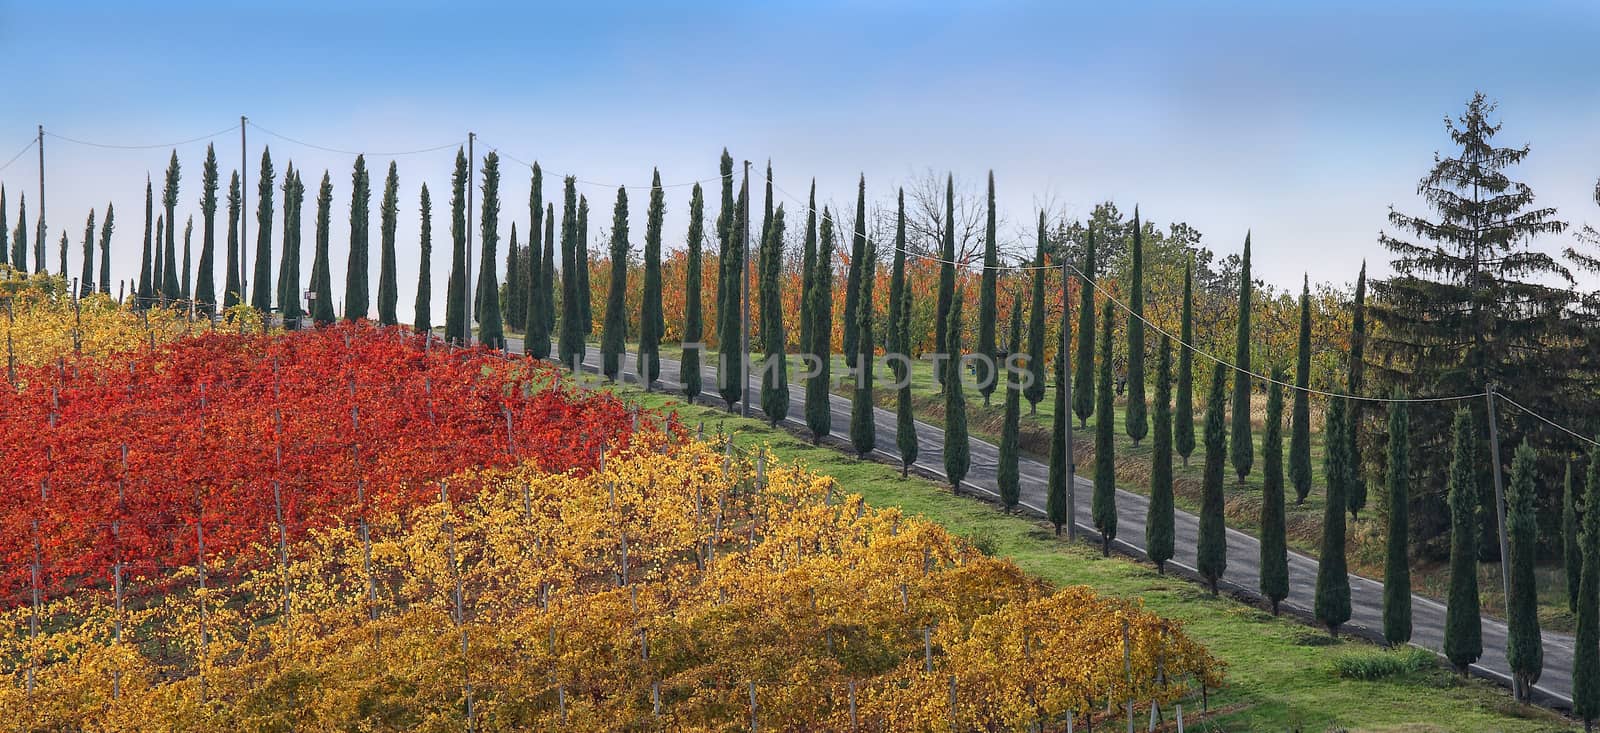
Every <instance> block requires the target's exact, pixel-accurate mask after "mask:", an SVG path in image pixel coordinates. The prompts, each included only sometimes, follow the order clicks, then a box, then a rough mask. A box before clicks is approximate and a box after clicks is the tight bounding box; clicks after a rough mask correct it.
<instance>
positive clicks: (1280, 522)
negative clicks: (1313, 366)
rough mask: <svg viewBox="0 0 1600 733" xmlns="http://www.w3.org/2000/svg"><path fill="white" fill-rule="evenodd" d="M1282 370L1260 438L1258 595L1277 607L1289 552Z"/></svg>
mask: <svg viewBox="0 0 1600 733" xmlns="http://www.w3.org/2000/svg"><path fill="white" fill-rule="evenodd" d="M1282 382H1283V370H1281V369H1274V370H1272V384H1270V385H1268V386H1267V426H1266V432H1265V433H1264V434H1262V436H1261V595H1263V596H1266V598H1267V600H1268V601H1269V602H1271V603H1272V615H1274V616H1276V615H1278V603H1279V602H1280V601H1282V600H1283V599H1284V598H1286V597H1288V595H1289V552H1288V545H1287V542H1286V541H1285V531H1286V530H1285V527H1284V516H1283V514H1284V507H1283V503H1284V501H1283V384H1282Z"/></svg>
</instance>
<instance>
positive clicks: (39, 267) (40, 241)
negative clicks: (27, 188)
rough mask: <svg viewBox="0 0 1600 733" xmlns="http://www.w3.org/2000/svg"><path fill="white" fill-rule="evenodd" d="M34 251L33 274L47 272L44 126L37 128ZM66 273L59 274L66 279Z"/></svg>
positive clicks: (48, 269)
mask: <svg viewBox="0 0 1600 733" xmlns="http://www.w3.org/2000/svg"><path fill="white" fill-rule="evenodd" d="M33 247H34V251H35V252H37V253H38V254H39V256H38V257H37V258H36V259H35V260H34V263H33V267H34V271H35V272H49V271H50V268H48V267H45V266H44V249H45V247H44V125H40V126H39V236H38V238H37V239H35V240H34V245H33ZM66 275H67V273H65V272H63V273H61V276H62V277H66Z"/></svg>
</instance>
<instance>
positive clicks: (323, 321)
mask: <svg viewBox="0 0 1600 733" xmlns="http://www.w3.org/2000/svg"><path fill="white" fill-rule="evenodd" d="M332 209H333V180H332V179H331V178H329V177H328V172H327V171H323V172H322V186H321V188H319V189H318V190H317V240H316V254H315V255H313V258H312V260H311V292H313V293H316V294H317V298H316V300H315V301H313V302H312V304H311V322H312V323H314V324H316V325H317V326H328V325H332V324H333V320H334V313H333V273H332V266H331V264H330V263H329V261H328V260H329V254H328V228H329V226H330V225H331V222H330V220H329V219H330V217H331V215H332ZM345 307H346V308H348V307H349V301H348V299H346V303H345Z"/></svg>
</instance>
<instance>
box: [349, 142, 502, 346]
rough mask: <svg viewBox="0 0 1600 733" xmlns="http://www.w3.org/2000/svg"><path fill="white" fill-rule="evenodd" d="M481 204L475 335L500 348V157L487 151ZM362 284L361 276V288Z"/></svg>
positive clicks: (486, 343)
mask: <svg viewBox="0 0 1600 733" xmlns="http://www.w3.org/2000/svg"><path fill="white" fill-rule="evenodd" d="M481 190H482V191H483V204H482V212H481V214H480V216H479V219H478V232H479V234H480V235H482V237H483V259H482V260H480V261H479V263H478V266H479V267H481V268H482V275H483V277H482V278H481V279H480V280H479V281H478V282H480V283H482V284H483V292H482V293H481V301H482V303H483V307H482V309H481V310H480V311H479V313H478V334H479V336H480V337H481V340H482V342H483V345H484V346H487V347H489V348H491V349H501V348H504V347H505V345H506V331H505V321H503V320H502V319H501V316H500V283H499V282H498V278H497V277H496V276H495V262H494V261H495V248H496V247H498V246H499V245H500V154H499V153H497V152H495V151H493V150H491V151H489V154H488V155H485V156H483V186H482V189H481ZM362 235H363V237H365V235H366V227H365V226H364V225H363V227H362ZM365 266H366V256H365V254H363V256H362V267H363V270H362V273H363V276H364V275H365V272H366V270H365ZM365 288H366V283H365V278H364V277H363V283H362V289H363V290H365ZM362 300H363V302H362V315H363V317H364V316H365V313H366V303H365V297H363V299H362Z"/></svg>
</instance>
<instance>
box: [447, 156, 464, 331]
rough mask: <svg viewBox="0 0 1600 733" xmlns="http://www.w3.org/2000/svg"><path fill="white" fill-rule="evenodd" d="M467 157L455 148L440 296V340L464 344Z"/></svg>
mask: <svg viewBox="0 0 1600 733" xmlns="http://www.w3.org/2000/svg"><path fill="white" fill-rule="evenodd" d="M467 175H468V173H467V153H466V151H465V150H463V149H461V148H456V169H455V172H454V173H452V174H451V176H450V244H451V253H450V279H449V281H448V284H447V285H446V287H445V296H444V298H445V299H444V337H445V338H446V339H449V340H450V341H451V342H452V343H456V344H465V343H467V335H468V330H467V329H468V328H470V326H469V325H468V324H467V303H466V292H467V271H466V267H467V186H469V185H471V182H470V181H468V180H467Z"/></svg>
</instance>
